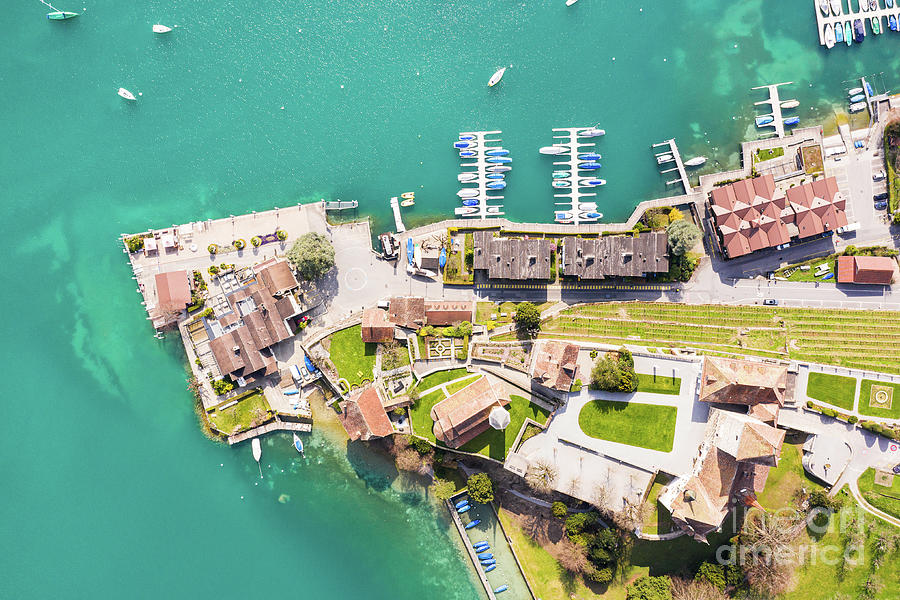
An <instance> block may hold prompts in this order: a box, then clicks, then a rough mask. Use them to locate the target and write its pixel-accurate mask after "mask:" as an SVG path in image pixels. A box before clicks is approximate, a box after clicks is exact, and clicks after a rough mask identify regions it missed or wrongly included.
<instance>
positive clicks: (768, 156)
mask: <svg viewBox="0 0 900 600" xmlns="http://www.w3.org/2000/svg"><path fill="white" fill-rule="evenodd" d="M779 156H784V148H780V147H779V148H760V149H759V150H757V151H756V162H765V161H767V160H772V159H773V158H778V157H779Z"/></svg>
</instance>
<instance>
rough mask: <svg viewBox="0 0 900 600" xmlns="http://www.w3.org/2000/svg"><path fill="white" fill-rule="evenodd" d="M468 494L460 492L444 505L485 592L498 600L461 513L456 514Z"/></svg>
mask: <svg viewBox="0 0 900 600" xmlns="http://www.w3.org/2000/svg"><path fill="white" fill-rule="evenodd" d="M467 494H468V492H460V493H458V494H456V495H455V496H453V497H452V498H450V499H449V500H445V501H444V504H446V505H447V510H448V511H450V518H451V519H453V524H454V525H456V530H457V531H459V535H460V537H462V542H463V545H464V546H465V547H466V550H467V551H468V554H469V558H470V559H472V564H473V565H474V566H475V572H476V573H478V579H479V580H481V585H483V586H484V591H485V592H486V593H487V597H488V598H490V600H497V596H496V595H494V590H493V588H491V584H490V583H489V582H488V580H487V576H486V575H485V574H484V569H482V568H481V561H479V560H478V555H477V554H476V553H475V549H474V548H472V543H471V542H470V541H469V536H468V535H466V528H465V526H463V523H462V519H460V518H459V513H458V512H456V506H455V505H454V504H455V502H456V500H457V499H458V498H461V497H463V496H466V495H467ZM498 520H499V519H498Z"/></svg>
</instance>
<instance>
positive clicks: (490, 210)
mask: <svg viewBox="0 0 900 600" xmlns="http://www.w3.org/2000/svg"><path fill="white" fill-rule="evenodd" d="M501 208H503V207H502V206H486V207H485V208H484V212H486V213H487V214H489V215H499V214H500V209H501Z"/></svg>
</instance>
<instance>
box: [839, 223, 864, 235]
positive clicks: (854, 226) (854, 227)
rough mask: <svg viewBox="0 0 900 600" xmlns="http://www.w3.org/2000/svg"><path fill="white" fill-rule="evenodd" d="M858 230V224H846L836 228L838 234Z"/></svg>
mask: <svg viewBox="0 0 900 600" xmlns="http://www.w3.org/2000/svg"><path fill="white" fill-rule="evenodd" d="M858 229H859V223H848V224H846V225H844V226H843V227H838V228H837V232H838V233H848V232H850V231H857V230H858Z"/></svg>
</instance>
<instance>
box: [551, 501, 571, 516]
mask: <svg viewBox="0 0 900 600" xmlns="http://www.w3.org/2000/svg"><path fill="white" fill-rule="evenodd" d="M550 510H551V511H552V512H553V516H554V517H556V518H557V519H565V518H566V515H568V513H569V510H568V509H567V508H566V505H565V504H563V503H562V502H554V503H553V506H552V507H551V508H550Z"/></svg>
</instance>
